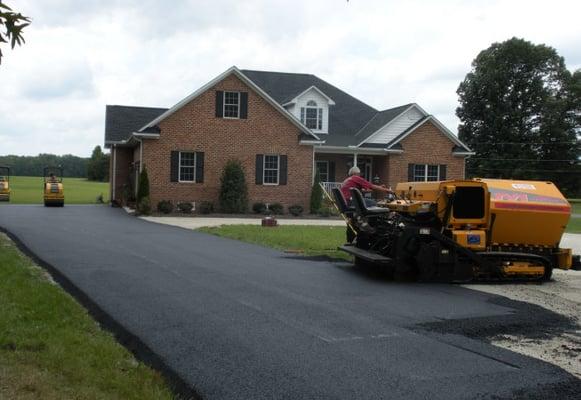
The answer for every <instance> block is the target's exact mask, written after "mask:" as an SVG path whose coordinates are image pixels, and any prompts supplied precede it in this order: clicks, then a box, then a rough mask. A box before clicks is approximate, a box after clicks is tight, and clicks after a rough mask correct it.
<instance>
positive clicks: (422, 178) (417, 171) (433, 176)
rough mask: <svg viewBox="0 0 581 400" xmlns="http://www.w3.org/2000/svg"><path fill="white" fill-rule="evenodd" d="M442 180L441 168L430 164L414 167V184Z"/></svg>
mask: <svg viewBox="0 0 581 400" xmlns="http://www.w3.org/2000/svg"><path fill="white" fill-rule="evenodd" d="M438 180H440V166H439V165H430V164H415V165H414V182H433V181H438Z"/></svg>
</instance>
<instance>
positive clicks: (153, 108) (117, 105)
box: [105, 104, 168, 110]
mask: <svg viewBox="0 0 581 400" xmlns="http://www.w3.org/2000/svg"><path fill="white" fill-rule="evenodd" d="M105 106H106V107H125V108H148V109H152V110H167V109H168V108H167V107H150V106H126V105H123V104H106V105H105Z"/></svg>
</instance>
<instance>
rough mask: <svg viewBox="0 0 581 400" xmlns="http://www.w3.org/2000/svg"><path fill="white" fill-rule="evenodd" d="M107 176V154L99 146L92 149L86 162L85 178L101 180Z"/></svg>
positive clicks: (104, 179)
mask: <svg viewBox="0 0 581 400" xmlns="http://www.w3.org/2000/svg"><path fill="white" fill-rule="evenodd" d="M108 178H109V156H108V155H107V154H105V153H103V150H101V146H96V147H95V148H94V149H93V154H91V158H90V159H89V161H88V163H87V179H89V180H90V181H99V182H103V181H106V180H107V179H108Z"/></svg>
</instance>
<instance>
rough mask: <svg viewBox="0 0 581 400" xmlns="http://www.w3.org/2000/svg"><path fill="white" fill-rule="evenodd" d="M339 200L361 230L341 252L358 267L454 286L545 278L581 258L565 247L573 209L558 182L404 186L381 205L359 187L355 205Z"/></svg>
mask: <svg viewBox="0 0 581 400" xmlns="http://www.w3.org/2000/svg"><path fill="white" fill-rule="evenodd" d="M334 196H335V202H336V203H337V205H338V208H339V210H340V211H341V212H342V213H343V214H344V215H345V217H346V218H347V220H348V223H349V225H350V227H351V228H350V229H351V230H352V231H353V232H354V233H355V234H354V235H351V238H352V239H351V241H350V242H349V243H347V244H346V245H344V246H341V250H343V251H346V252H347V253H349V254H352V255H353V256H354V258H355V262H356V263H363V264H373V265H382V266H384V267H387V268H389V269H390V270H392V271H394V272H395V273H399V274H402V275H404V276H410V277H414V278H417V279H420V280H436V281H454V282H466V281H475V280H514V279H517V280H536V281H541V280H548V279H550V277H551V274H552V270H553V268H560V269H569V268H572V267H573V268H575V269H577V268H579V256H578V255H577V256H574V255H573V254H572V251H571V249H563V248H561V247H560V246H559V243H560V241H561V236H562V235H563V232H564V231H565V228H566V226H567V222H568V220H569V217H570V214H571V206H570V204H569V202H568V201H567V200H566V199H565V198H564V196H563V195H562V194H561V192H560V191H559V190H558V189H557V187H556V186H555V185H554V184H553V183H552V182H543V181H517V180H501V179H472V180H450V181H434V182H403V183H399V184H398V185H397V186H396V189H395V192H394V194H393V196H392V198H390V199H387V200H385V201H382V202H379V203H378V205H379V206H380V207H367V206H366V204H365V201H364V198H363V196H362V194H361V192H359V191H358V190H357V189H352V204H351V205H352V207H349V206H348V205H347V203H345V202H344V200H345V199H344V198H341V197H342V196H341V193H340V191H338V190H337V191H334ZM340 196H341V197H340ZM342 201H343V204H340V203H341V202H342ZM348 236H349V235H348Z"/></svg>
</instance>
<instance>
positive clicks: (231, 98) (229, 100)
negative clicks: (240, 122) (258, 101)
mask: <svg viewBox="0 0 581 400" xmlns="http://www.w3.org/2000/svg"><path fill="white" fill-rule="evenodd" d="M223 115H224V118H240V92H224V114H223Z"/></svg>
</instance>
